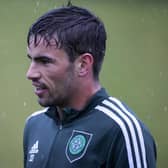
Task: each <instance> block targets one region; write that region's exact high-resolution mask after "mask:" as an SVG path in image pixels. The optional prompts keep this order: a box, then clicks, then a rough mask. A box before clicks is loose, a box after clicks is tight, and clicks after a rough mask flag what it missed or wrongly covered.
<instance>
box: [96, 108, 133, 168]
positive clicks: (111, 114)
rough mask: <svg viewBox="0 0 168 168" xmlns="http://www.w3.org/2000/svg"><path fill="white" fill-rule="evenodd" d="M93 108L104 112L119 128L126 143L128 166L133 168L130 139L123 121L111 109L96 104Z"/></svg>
mask: <svg viewBox="0 0 168 168" xmlns="http://www.w3.org/2000/svg"><path fill="white" fill-rule="evenodd" d="M95 109H97V110H100V111H102V112H103V113H104V114H106V115H107V116H109V117H110V118H112V119H113V120H114V121H115V122H116V123H117V124H118V125H119V127H120V128H121V130H122V133H123V135H124V139H125V143H126V148H127V155H128V162H129V167H130V168H134V162H133V155H132V149H131V143H130V139H129V135H128V131H127V129H126V126H125V123H124V122H123V121H122V120H121V119H120V118H119V117H118V116H117V115H116V114H115V113H113V112H112V111H111V110H109V109H108V108H106V107H104V106H100V105H98V106H96V107H95Z"/></svg>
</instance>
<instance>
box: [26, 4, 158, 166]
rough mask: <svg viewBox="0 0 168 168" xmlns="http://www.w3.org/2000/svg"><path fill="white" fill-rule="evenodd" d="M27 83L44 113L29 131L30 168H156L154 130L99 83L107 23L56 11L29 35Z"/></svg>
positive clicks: (72, 9)
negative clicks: (152, 134) (146, 125)
mask: <svg viewBox="0 0 168 168" xmlns="http://www.w3.org/2000/svg"><path fill="white" fill-rule="evenodd" d="M27 44H28V47H27V52H28V58H29V59H30V61H31V63H30V67H29V70H28V72H27V78H28V79H30V80H31V81H32V85H33V86H34V92H35V94H36V95H37V97H38V102H39V104H40V105H41V106H43V107H46V108H45V109H44V110H42V111H39V112H36V113H34V114H32V115H31V116H30V117H29V118H28V119H27V122H26V125H25V130H24V167H25V168H155V167H156V148H155V143H154V140H153V138H152V136H151V135H150V133H149V131H148V129H147V128H146V127H145V126H144V124H143V123H142V122H141V121H139V119H137V117H136V116H135V115H134V114H133V112H131V110H130V109H129V108H128V107H127V106H126V105H124V104H123V103H122V102H121V101H119V100H118V99H116V98H114V97H110V96H109V95H108V94H107V93H106V91H105V89H104V88H102V86H101V85H100V83H99V72H100V69H101V65H102V62H103V58H104V55H105V47H106V32H105V28H104V25H103V23H102V21H101V20H100V19H99V18H98V17H96V16H95V15H94V14H92V13H91V12H90V11H88V10H86V9H84V8H80V7H77V6H67V7H62V8H58V9H53V10H51V11H49V12H48V13H46V14H44V15H43V16H41V17H40V18H39V19H38V20H37V21H36V22H35V23H34V24H33V25H32V26H31V27H30V29H29V33H28V38H27Z"/></svg>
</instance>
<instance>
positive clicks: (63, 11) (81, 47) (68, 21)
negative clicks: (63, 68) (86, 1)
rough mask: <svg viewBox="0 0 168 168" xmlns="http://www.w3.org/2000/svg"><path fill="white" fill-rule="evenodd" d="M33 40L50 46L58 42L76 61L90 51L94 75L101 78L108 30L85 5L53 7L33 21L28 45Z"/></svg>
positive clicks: (58, 45) (57, 45)
mask: <svg viewBox="0 0 168 168" xmlns="http://www.w3.org/2000/svg"><path fill="white" fill-rule="evenodd" d="M31 37H33V39H34V41H33V42H34V45H35V46H37V45H38V44H39V42H40V39H39V37H40V38H41V39H44V40H45V41H46V42H47V45H52V44H53V43H52V44H51V43H50V42H51V40H54V41H55V45H56V47H59V48H62V49H64V50H65V52H66V53H67V54H68V56H69V60H70V61H71V62H73V61H74V60H75V59H76V58H77V57H78V56H79V55H81V54H84V53H90V54H92V56H93V59H94V63H93V74H94V78H95V79H98V76H99V72H100V69H101V65H102V62H103V58H104V55H105V48H106V31H105V28H104V24H103V22H102V21H101V20H100V19H99V18H98V17H97V16H95V15H94V14H93V13H91V12H90V11H88V10H87V9H85V8H81V7H77V6H73V5H71V6H64V7H60V8H57V9H52V10H50V11H49V12H47V13H45V14H44V15H42V16H41V17H40V18H39V19H37V21H36V22H35V23H34V24H32V26H31V27H30V29H29V32H28V36H27V44H28V46H29V45H30V43H31ZM37 37H38V38H37Z"/></svg>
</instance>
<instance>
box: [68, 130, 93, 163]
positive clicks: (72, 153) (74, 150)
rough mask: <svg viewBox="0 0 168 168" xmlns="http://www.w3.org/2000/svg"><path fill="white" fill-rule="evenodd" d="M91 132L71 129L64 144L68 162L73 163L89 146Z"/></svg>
mask: <svg viewBox="0 0 168 168" xmlns="http://www.w3.org/2000/svg"><path fill="white" fill-rule="evenodd" d="M92 136H93V134H91V133H88V132H84V131H78V130H73V132H72V135H71V137H70V138H69V140H68V143H67V145H66V157H67V159H68V160H69V162H70V163H73V162H75V161H77V160H79V159H81V158H82V157H83V156H84V155H85V153H86V151H87V148H88V146H89V143H90V141H91V139H92Z"/></svg>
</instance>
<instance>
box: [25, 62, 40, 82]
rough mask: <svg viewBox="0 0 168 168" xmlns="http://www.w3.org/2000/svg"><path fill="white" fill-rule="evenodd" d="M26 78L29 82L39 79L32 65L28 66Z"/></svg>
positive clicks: (37, 72)
mask: <svg viewBox="0 0 168 168" xmlns="http://www.w3.org/2000/svg"><path fill="white" fill-rule="evenodd" d="M26 77H27V79H29V80H35V79H38V78H40V72H39V71H38V68H37V67H36V66H35V65H34V64H33V63H31V64H30V66H29V69H28V71H27V74H26Z"/></svg>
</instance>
